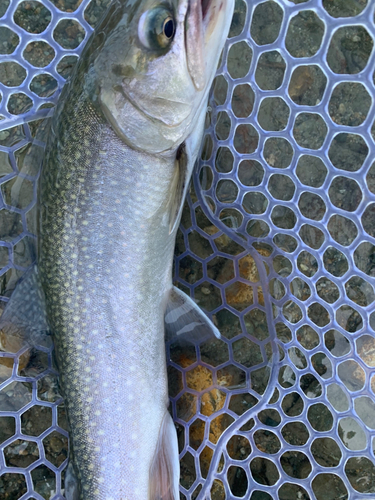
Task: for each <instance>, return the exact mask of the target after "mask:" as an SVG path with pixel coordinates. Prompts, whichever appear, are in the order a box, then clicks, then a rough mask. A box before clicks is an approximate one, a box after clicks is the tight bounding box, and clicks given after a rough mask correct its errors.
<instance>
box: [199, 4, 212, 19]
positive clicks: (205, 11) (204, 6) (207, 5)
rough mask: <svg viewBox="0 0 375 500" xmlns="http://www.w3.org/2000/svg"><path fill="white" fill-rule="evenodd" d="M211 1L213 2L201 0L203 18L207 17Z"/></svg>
mask: <svg viewBox="0 0 375 500" xmlns="http://www.w3.org/2000/svg"><path fill="white" fill-rule="evenodd" d="M210 3H211V0H202V1H201V9H202V18H203V19H204V18H205V17H206V14H207V12H208V8H209V6H210Z"/></svg>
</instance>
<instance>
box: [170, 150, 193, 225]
mask: <svg viewBox="0 0 375 500" xmlns="http://www.w3.org/2000/svg"><path fill="white" fill-rule="evenodd" d="M189 179H190V172H189V169H188V155H187V152H186V146H185V143H184V142H183V143H182V144H181V146H180V147H179V148H178V150H177V154H176V160H175V171H174V179H173V182H172V187H171V199H170V202H169V234H171V233H172V232H173V231H174V230H175V228H176V226H177V224H178V223H179V221H180V217H181V212H182V207H183V203H184V199H185V196H186V192H187V188H188V184H189Z"/></svg>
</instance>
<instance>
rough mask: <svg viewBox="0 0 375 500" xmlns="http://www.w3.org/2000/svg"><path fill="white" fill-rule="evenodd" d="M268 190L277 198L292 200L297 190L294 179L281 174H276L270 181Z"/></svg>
mask: <svg viewBox="0 0 375 500" xmlns="http://www.w3.org/2000/svg"><path fill="white" fill-rule="evenodd" d="M268 190H269V192H270V193H271V195H272V196H273V197H274V198H276V199H277V200H283V201H290V200H291V199H292V198H293V196H294V192H295V190H296V186H295V184H294V182H293V180H292V179H291V178H290V177H288V176H286V175H280V174H274V175H272V176H271V177H270V179H269V181H268Z"/></svg>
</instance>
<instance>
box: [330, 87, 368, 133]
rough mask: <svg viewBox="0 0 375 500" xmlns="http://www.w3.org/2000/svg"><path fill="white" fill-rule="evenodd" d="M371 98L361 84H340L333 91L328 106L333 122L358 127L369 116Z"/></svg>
mask: <svg viewBox="0 0 375 500" xmlns="http://www.w3.org/2000/svg"><path fill="white" fill-rule="evenodd" d="M370 106H371V97H370V95H369V93H368V91H367V90H366V88H365V87H364V86H363V85H362V84H361V83H356V82H344V83H339V84H338V85H337V86H336V87H335V88H334V90H333V92H332V95H331V99H330V101H329V105H328V112H329V114H330V117H331V118H332V120H333V121H334V122H335V123H337V124H338V125H348V126H349V127H358V126H359V125H361V124H362V123H363V122H364V121H365V119H366V116H367V113H368V111H369V109H370Z"/></svg>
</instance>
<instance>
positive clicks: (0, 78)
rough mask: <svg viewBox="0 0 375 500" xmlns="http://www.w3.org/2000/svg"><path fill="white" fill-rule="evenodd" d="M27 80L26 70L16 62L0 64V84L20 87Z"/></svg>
mask: <svg viewBox="0 0 375 500" xmlns="http://www.w3.org/2000/svg"><path fill="white" fill-rule="evenodd" d="M25 78H26V70H25V68H23V67H22V66H21V65H19V64H18V63H16V62H13V61H11V62H2V63H0V82H1V83H3V84H4V85H5V86H7V87H18V86H19V85H21V83H22V82H23V81H24V80H25Z"/></svg>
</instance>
